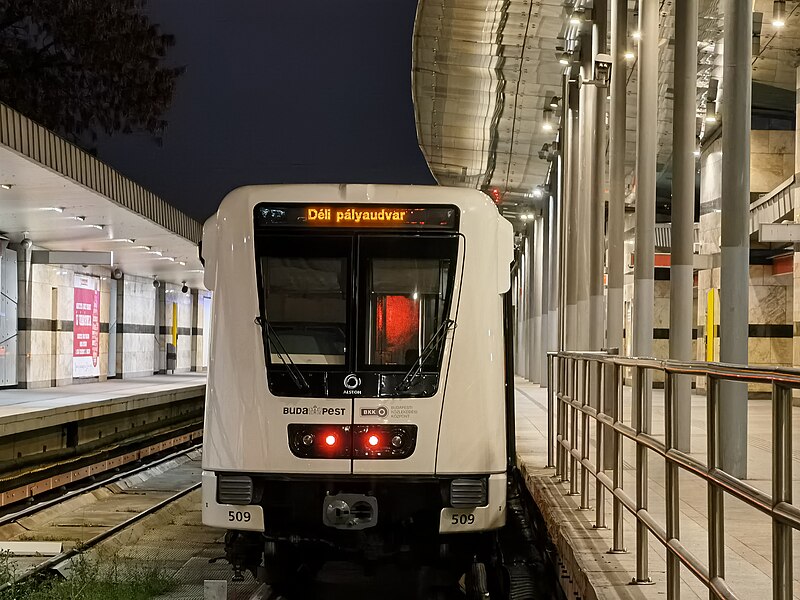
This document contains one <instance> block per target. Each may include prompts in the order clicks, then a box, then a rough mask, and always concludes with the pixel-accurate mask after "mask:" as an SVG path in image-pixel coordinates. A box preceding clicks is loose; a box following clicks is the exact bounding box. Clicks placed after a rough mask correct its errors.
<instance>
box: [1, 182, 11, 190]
mask: <svg viewBox="0 0 800 600" xmlns="http://www.w3.org/2000/svg"><path fill="white" fill-rule="evenodd" d="M12 187H14V184H13V183H0V188H3V189H4V190H10V189H11V188H12Z"/></svg>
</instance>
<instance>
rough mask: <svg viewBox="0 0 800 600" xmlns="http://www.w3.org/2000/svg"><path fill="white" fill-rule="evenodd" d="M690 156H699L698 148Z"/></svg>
mask: <svg viewBox="0 0 800 600" xmlns="http://www.w3.org/2000/svg"><path fill="white" fill-rule="evenodd" d="M692 154H694V155H695V156H700V148H695V150H694V152H693V153H692Z"/></svg>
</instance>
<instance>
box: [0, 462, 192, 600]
mask: <svg viewBox="0 0 800 600" xmlns="http://www.w3.org/2000/svg"><path fill="white" fill-rule="evenodd" d="M199 454H200V450H199V446H192V447H189V448H186V449H182V450H179V451H177V452H174V453H171V454H170V455H168V456H164V457H161V458H159V459H158V460H156V461H153V462H152V463H149V464H146V465H143V466H141V467H139V468H136V469H133V470H131V471H127V472H124V473H118V474H116V475H115V476H113V477H111V478H108V479H106V480H104V481H101V482H93V483H91V484H89V485H87V486H84V487H82V488H80V489H76V490H73V491H70V492H69V493H66V494H64V495H61V496H59V497H57V498H52V499H50V500H47V501H46V502H42V503H40V504H37V505H33V506H29V507H26V508H24V509H22V510H19V511H16V512H13V513H8V514H5V515H3V516H2V517H0V528H3V529H4V530H11V531H23V533H22V534H21V535H18V536H17V538H21V539H24V540H26V541H31V540H33V541H36V540H37V539H48V538H50V537H52V533H51V532H52V531H53V530H54V529H55V530H56V531H58V530H59V529H60V530H61V531H63V533H64V536H63V537H64V539H65V540H66V541H67V542H68V543H72V544H71V545H69V546H68V547H66V548H64V549H63V550H62V551H61V552H60V553H58V554H56V555H55V556H51V557H48V558H45V559H43V560H42V559H41V557H39V558H38V559H34V560H35V563H34V564H32V565H30V564H29V565H27V568H24V570H22V569H20V573H19V575H17V576H15V577H13V578H12V579H11V580H9V581H7V582H5V583H4V584H2V585H0V593H2V592H3V591H5V590H8V589H10V588H13V587H14V586H16V585H19V584H20V583H22V582H24V581H26V580H29V579H31V578H33V577H36V576H39V575H43V574H45V573H47V572H49V571H56V570H58V568H59V566H61V565H63V564H65V563H67V562H68V561H69V560H71V559H72V558H73V557H75V556H77V555H78V554H79V553H81V552H85V551H87V550H90V549H92V548H95V547H96V546H98V545H99V544H101V543H102V542H104V541H106V540H108V539H110V538H112V537H114V536H116V535H118V534H120V533H121V532H123V531H125V530H127V529H129V528H131V527H132V526H134V525H135V524H137V523H139V522H140V521H142V520H143V519H145V518H146V517H148V516H151V515H153V514H155V513H157V512H159V511H160V510H162V509H164V508H166V507H168V506H169V505H170V504H172V503H174V502H176V501H178V500H180V499H181V498H183V497H185V496H186V495H187V494H189V493H191V492H192V491H194V490H196V489H198V488H199V487H200V483H199V481H198V480H199ZM181 467H183V473H182V474H181V475H179V476H178V477H177V478H176V479H178V481H176V482H175V484H174V485H170V484H169V483H167V484H166V485H165V482H164V481H163V480H165V479H168V478H169V477H170V475H169V473H170V471H171V470H172V469H178V470H180V468H181ZM159 477H161V479H162V481H156V485H151V486H149V487H151V488H152V489H150V490H148V489H147V488H148V483H149V482H151V481H155V480H157V479H158V478H159ZM137 483H138V484H140V485H139V488H138V489H137ZM170 487H172V488H175V489H169V488H170ZM102 488H107V490H105V491H106V492H107V493H104V494H99V496H100V497H99V498H98V497H96V496H95V495H96V494H98V491H99V490H102ZM112 488H114V491H113V492H112V491H110V490H111V489H112ZM128 491H132V492H133V494H132V495H131V494H129V495H128V498H125V497H124V496H125V495H126V492H128ZM115 496H123V498H122V502H119V501H117V502H116V503H115V502H114V501H115V500H116V498H115ZM130 498H135V500H136V502H135V503H133V502H130V501H126V500H130ZM105 500H109V502H110V503H111V504H116V505H117V506H116V508H114V507H113V506H112V507H111V510H113V511H114V512H113V513H112V514H114V518H115V520H116V522H113V523H108V522H107V519H108V515H109V512H110V509H109V507H104V506H103V502H104V501H105ZM134 504H135V509H136V510H133V508H134ZM67 506H68V507H78V506H83V507H84V509H83V510H82V512H80V509H78V511H76V510H74V509H70V510H67V509H64V508H63V507H67ZM86 507H89V508H86ZM91 507H95V508H96V509H97V510H95V513H96V515H99V516H97V517H95V516H93V515H92V514H91V511H90V510H89V509H90V508H91ZM48 511H50V513H49V515H48ZM76 512H79V514H78V517H79V521H78V522H77V524H76V521H75V518H76ZM128 514H130V516H128ZM43 515H44V516H43ZM119 516H124V518H122V519H121V520H120V519H119V518H117V517H119ZM59 519H61V522H59ZM80 519H84V521H83V522H81V521H80ZM97 529H99V531H97V532H96V533H95V531H96V530H97ZM76 538H79V539H76ZM28 560H29V561H30V559H28ZM23 564H24V563H23ZM20 566H21V565H20Z"/></svg>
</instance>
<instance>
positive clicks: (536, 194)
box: [533, 187, 543, 198]
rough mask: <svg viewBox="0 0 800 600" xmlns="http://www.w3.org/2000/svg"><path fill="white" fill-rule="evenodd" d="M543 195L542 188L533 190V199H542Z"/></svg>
mask: <svg viewBox="0 0 800 600" xmlns="http://www.w3.org/2000/svg"><path fill="white" fill-rule="evenodd" d="M542 195H543V192H542V188H540V187H535V188H533V197H534V198H541V197H542Z"/></svg>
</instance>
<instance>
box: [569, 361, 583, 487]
mask: <svg viewBox="0 0 800 600" xmlns="http://www.w3.org/2000/svg"><path fill="white" fill-rule="evenodd" d="M579 366H580V362H579V360H578V359H577V358H573V359H572V392H573V393H572V394H571V395H570V404H569V419H570V420H569V448H568V449H567V452H568V456H569V494H568V495H570V496H577V495H578V459H577V458H575V455H574V454H572V451H573V450H575V449H577V445H576V442H577V441H578V410H577V409H576V408H575V404H573V403H574V402H575V401H576V398H578V397H579V396H580V388H579V387H578V374H579V371H580V369H579Z"/></svg>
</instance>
